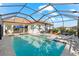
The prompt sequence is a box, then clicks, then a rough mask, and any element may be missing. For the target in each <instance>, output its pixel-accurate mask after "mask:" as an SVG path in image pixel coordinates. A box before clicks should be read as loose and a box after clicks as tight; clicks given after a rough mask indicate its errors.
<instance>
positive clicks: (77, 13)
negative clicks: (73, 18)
mask: <svg viewBox="0 0 79 59" xmlns="http://www.w3.org/2000/svg"><path fill="white" fill-rule="evenodd" d="M70 11H76V10H75V9H70ZM74 14H75V15H78V13H74Z"/></svg>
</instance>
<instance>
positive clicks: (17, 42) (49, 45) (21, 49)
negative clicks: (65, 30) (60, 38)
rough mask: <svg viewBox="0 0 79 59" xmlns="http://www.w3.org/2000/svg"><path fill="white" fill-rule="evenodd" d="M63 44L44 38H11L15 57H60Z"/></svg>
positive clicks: (28, 36)
mask: <svg viewBox="0 0 79 59" xmlns="http://www.w3.org/2000/svg"><path fill="white" fill-rule="evenodd" d="M64 47H65V44H64V43H60V42H56V41H54V40H49V39H47V38H46V36H37V37H36V36H32V35H24V36H19V37H14V38H13V49H14V52H15V54H16V56H60V55H61V53H62V51H63V50H64Z"/></svg>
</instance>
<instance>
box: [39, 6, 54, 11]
mask: <svg viewBox="0 0 79 59" xmlns="http://www.w3.org/2000/svg"><path fill="white" fill-rule="evenodd" d="M45 6H46V5H42V6H39V8H38V9H41V8H43V7H45ZM53 10H54V8H53V7H52V6H48V7H46V8H44V9H43V10H41V11H40V12H43V11H53Z"/></svg>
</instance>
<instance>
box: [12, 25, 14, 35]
mask: <svg viewBox="0 0 79 59" xmlns="http://www.w3.org/2000/svg"><path fill="white" fill-rule="evenodd" d="M13 26H14V25H11V32H12V33H11V34H13V31H14V30H13Z"/></svg>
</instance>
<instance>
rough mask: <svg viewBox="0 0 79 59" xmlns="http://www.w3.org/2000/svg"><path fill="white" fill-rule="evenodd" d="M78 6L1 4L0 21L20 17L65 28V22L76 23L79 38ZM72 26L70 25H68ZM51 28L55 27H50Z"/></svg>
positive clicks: (61, 4) (72, 4)
mask: <svg viewBox="0 0 79 59" xmlns="http://www.w3.org/2000/svg"><path fill="white" fill-rule="evenodd" d="M78 7H79V4H78V3H2V4H0V20H4V19H8V18H12V17H14V19H16V17H20V18H24V19H26V20H28V21H29V22H30V20H32V21H34V22H40V21H42V22H49V23H53V24H59V26H60V27H65V25H66V22H72V21H77V25H76V26H77V34H78V37H79V21H78V20H79V11H78ZM70 25H72V24H70ZM52 27H53V28H54V27H55V25H53V26H52Z"/></svg>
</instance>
